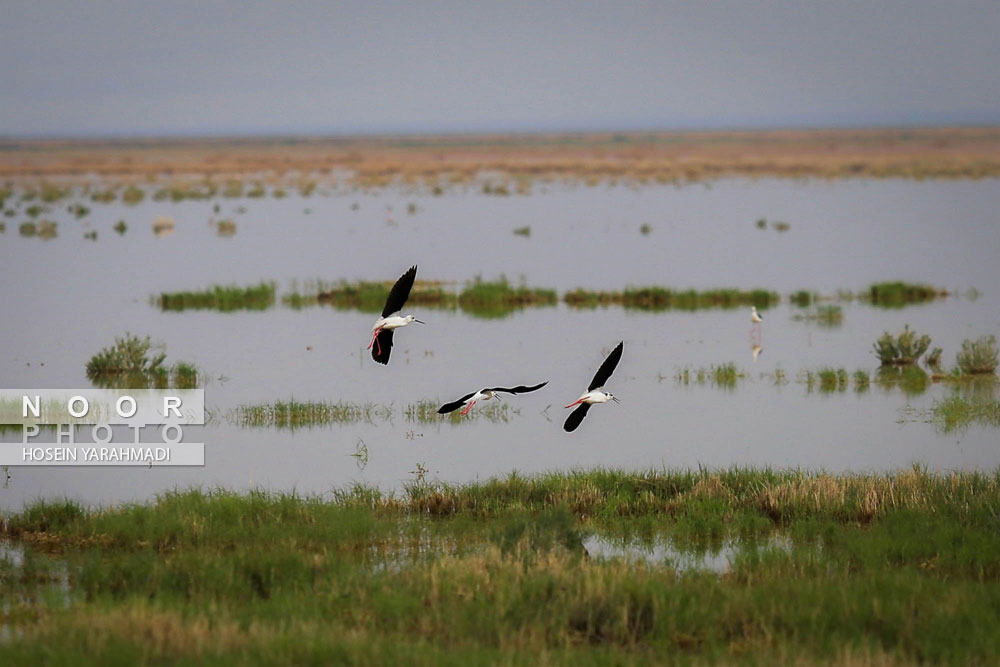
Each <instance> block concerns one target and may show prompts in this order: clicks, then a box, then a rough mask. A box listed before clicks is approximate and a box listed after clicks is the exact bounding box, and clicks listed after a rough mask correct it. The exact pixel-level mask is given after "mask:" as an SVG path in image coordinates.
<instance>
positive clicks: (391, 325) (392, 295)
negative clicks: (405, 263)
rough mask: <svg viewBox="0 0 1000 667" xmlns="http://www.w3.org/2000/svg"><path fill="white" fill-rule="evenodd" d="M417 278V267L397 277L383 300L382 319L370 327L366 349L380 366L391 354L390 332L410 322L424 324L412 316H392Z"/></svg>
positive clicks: (408, 293) (387, 360)
mask: <svg viewBox="0 0 1000 667" xmlns="http://www.w3.org/2000/svg"><path fill="white" fill-rule="evenodd" d="M416 277H417V267H416V266H411V267H410V269H409V270H408V271H407V272H406V273H404V274H403V275H401V276H400V277H399V280H397V281H396V284H395V285H393V286H392V289H391V290H389V297H388V298H387V299H386V300H385V308H383V309H382V317H380V318H378V319H377V320H375V326H373V327H372V342H370V343H369V344H368V349H369V350H371V351H372V359H374V360H375V361H377V362H378V363H380V364H388V363H389V354H390V353H391V352H392V332H393V330H394V329H398V328H399V327H405V326H406V325H407V324H409V323H410V322H418V323H419V324H424V323H423V322H421V321H420V320H418V319H417V318H416V317H414V316H413V315H406V316H405V317H404V316H402V315H393V313H398V312H399V311H400V310H402V308H403V304H405V303H406V299H407V298H408V297H409V296H410V289H411V288H412V287H413V280H414V279H415V278H416Z"/></svg>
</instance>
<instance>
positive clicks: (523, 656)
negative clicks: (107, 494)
mask: <svg viewBox="0 0 1000 667" xmlns="http://www.w3.org/2000/svg"><path fill="white" fill-rule="evenodd" d="M998 507H1000V473H990V474H964V473H956V474H947V475H932V474H927V473H925V472H922V471H920V470H910V471H904V472H900V473H896V474H891V475H847V476H829V475H822V474H806V473H800V472H791V471H782V472H779V471H771V470H746V469H732V470H724V471H715V472H712V471H697V472H695V471H687V472H648V473H625V472H618V471H610V470H596V471H590V472H577V473H569V474H549V475H543V476H538V477H531V478H526V477H521V476H517V475H512V476H509V477H506V478H503V479H492V480H489V481H486V482H482V483H477V484H471V485H459V486H449V485H435V484H425V483H415V484H412V485H410V486H409V487H408V488H407V490H406V491H405V492H402V493H397V494H385V493H380V492H377V491H375V490H373V489H369V488H363V487H357V488H353V489H347V490H344V491H340V492H336V493H335V494H334V495H333V496H332V498H331V497H327V498H326V499H320V498H314V497H301V496H296V495H278V494H274V495H272V494H266V493H244V494H236V493H229V492H225V491H216V492H211V493H208V492H202V491H190V492H177V493H169V494H165V495H162V496H160V497H159V498H158V500H156V501H155V502H152V503H149V504H138V505H123V506H119V507H114V508H107V509H97V510H88V509H84V508H82V507H80V506H78V505H76V504H74V503H72V502H37V503H35V504H33V505H31V506H29V507H27V508H25V509H24V510H23V511H21V512H19V513H16V514H14V515H12V516H9V517H7V521H6V522H5V524H3V530H2V533H0V535H2V536H3V537H5V538H7V539H8V540H12V542H11V544H14V545H17V546H15V547H14V548H15V549H21V548H23V553H22V554H21V555H20V556H19V557H17V558H14V557H12V556H10V555H9V554H11V553H13V552H12V550H11V549H9V548H8V550H7V551H6V552H2V551H0V553H6V554H8V555H7V556H0V579H2V582H3V585H2V586H0V609H2V610H3V611H2V612H0V615H2V617H3V619H2V623H3V624H4V626H5V627H7V628H9V630H8V632H7V633H6V634H5V636H4V638H3V639H2V640H0V649H2V651H3V655H4V661H5V663H6V664H38V663H42V662H50V663H51V662H57V663H58V662H67V663H68V662H72V663H78V662H80V661H81V660H83V661H84V662H86V661H87V660H89V661H91V662H93V663H94V664H99V663H108V662H118V663H123V662H124V663H147V664H148V663H162V662H170V663H176V662H191V663H194V662H208V663H222V662H225V663H230V662H250V663H279V664H289V663H296V664H297V663H303V662H309V663H319V664H326V663H331V662H342V663H351V664H383V663H385V662H389V661H391V662H406V663H407V664H442V663H445V664H468V663H477V664H484V663H496V662H503V663H539V662H543V663H547V664H580V663H584V664H648V663H650V662H655V663H682V664H715V663H725V664H731V663H734V662H738V663H741V664H742V663H746V664H772V663H775V662H777V663H780V664H790V663H794V664H880V665H894V664H911V663H914V662H926V663H935V664H938V663H940V664H945V663H947V664H968V663H987V662H989V661H990V660H991V659H992V657H993V656H995V655H996V654H997V653H998V652H1000V635H998V634H997V633H996V632H995V631H994V630H993V629H994V628H995V627H997V623H998V622H1000V607H998V606H997V605H996V600H997V599H1000V557H998V556H997V554H998V553H1000V525H998V523H997V508H998ZM594 532H596V533H600V534H602V535H604V536H605V539H607V540H609V541H611V542H615V543H620V544H623V545H628V544H639V545H643V544H646V545H651V544H669V545H671V549H673V550H674V551H675V552H701V553H714V552H716V551H718V550H719V549H723V548H728V549H729V550H730V551H729V556H728V565H727V566H726V567H724V571H722V572H721V573H719V572H712V571H705V570H697V569H695V570H683V569H678V568H677V567H674V565H673V563H672V561H671V559H670V557H669V556H664V557H661V558H659V559H652V561H650V559H648V558H647V559H638V560H635V559H628V558H613V559H605V558H601V557H596V556H593V555H592V556H588V555H587V553H586V550H585V547H584V544H585V541H586V538H587V536H588V535H589V534H591V533H594ZM726 545H730V546H728V547H727V546H726ZM668 553H670V552H668ZM67 582H68V583H67ZM67 605H68V606H67Z"/></svg>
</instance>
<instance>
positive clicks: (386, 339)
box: [372, 329, 392, 365]
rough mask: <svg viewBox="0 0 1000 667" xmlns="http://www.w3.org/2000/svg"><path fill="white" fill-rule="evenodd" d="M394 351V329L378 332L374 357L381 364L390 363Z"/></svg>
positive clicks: (374, 346)
mask: <svg viewBox="0 0 1000 667" xmlns="http://www.w3.org/2000/svg"><path fill="white" fill-rule="evenodd" d="M391 353H392V329H382V330H381V331H379V332H378V337H377V338H376V339H375V344H374V345H372V359H374V360H375V361H377V362H379V363H380V364H385V365H389V355H390V354H391Z"/></svg>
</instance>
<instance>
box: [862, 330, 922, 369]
mask: <svg viewBox="0 0 1000 667" xmlns="http://www.w3.org/2000/svg"><path fill="white" fill-rule="evenodd" d="M930 345H931V337H930V336H928V335H926V334H925V335H923V336H917V332H915V331H913V330H912V329H910V325H908V324H907V325H906V326H904V327H903V331H901V332H900V333H899V334H897V335H895V336H893V335H892V334H891V333H889V332H888V331H886V332H885V333H883V334H882V336H880V337H879V339H878V340H877V341H875V343H874V345H873V347H874V348H875V356H876V357H878V360H879V361H880V362H881V364H882V365H883V366H911V365H914V364H916V363H917V361H918V360H919V359H920V357H921V355H923V353H924V352H926V351H927V348H929V347H930Z"/></svg>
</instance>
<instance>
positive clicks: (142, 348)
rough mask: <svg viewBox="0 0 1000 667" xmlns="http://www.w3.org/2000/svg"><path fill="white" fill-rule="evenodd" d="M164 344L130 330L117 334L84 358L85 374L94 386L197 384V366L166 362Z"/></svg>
mask: <svg viewBox="0 0 1000 667" xmlns="http://www.w3.org/2000/svg"><path fill="white" fill-rule="evenodd" d="M166 358H167V353H166V350H165V346H161V349H160V350H159V351H155V348H154V346H153V344H152V342H151V340H150V337H149V336H146V337H145V338H140V337H139V336H134V335H132V334H130V333H126V334H125V335H124V336H121V337H116V338H115V342H114V344H113V345H111V346H110V347H106V348H104V349H102V350H101V351H100V352H98V353H97V354H95V355H94V356H93V357H91V359H90V361H88V362H87V369H86V370H87V378H88V379H89V380H90V381H91V382H93V383H94V385H95V386H98V387H104V388H115V389H119V388H120V389H125V388H128V389H139V388H147V387H150V388H152V387H155V388H166V387H171V388H177V389H193V388H195V387H197V386H198V385H199V378H198V370H197V368H195V366H194V365H193V364H190V363H187V362H178V363H176V364H173V365H167V364H166V363H165V362H166Z"/></svg>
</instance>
